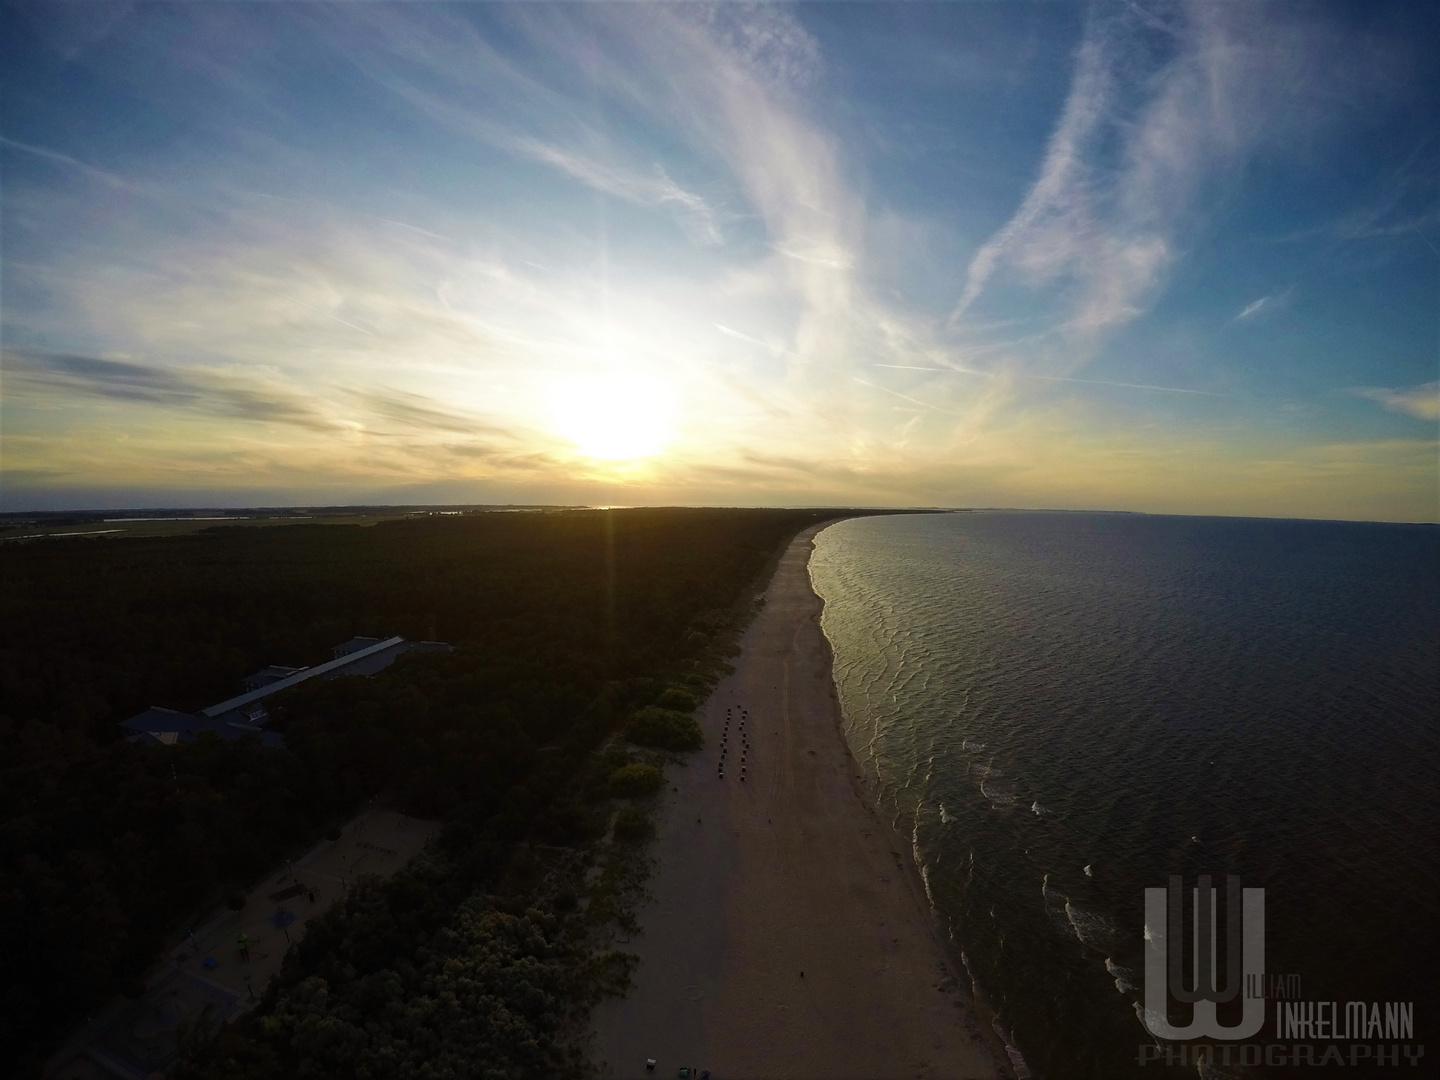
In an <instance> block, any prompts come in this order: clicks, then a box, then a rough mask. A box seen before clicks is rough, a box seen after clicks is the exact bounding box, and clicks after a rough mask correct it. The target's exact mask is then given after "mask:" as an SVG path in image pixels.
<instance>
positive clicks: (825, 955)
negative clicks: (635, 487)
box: [592, 526, 1006, 1080]
mask: <svg viewBox="0 0 1440 1080" xmlns="http://www.w3.org/2000/svg"><path fill="white" fill-rule="evenodd" d="M821 528H823V526H817V527H815V528H812V529H807V530H806V531H804V532H802V533H800V534H799V535H798V536H797V537H796V538H795V540H794V541H793V542H792V543H791V545H790V547H789V548H788V549H787V551H786V552H785V554H784V556H783V557H782V559H781V561H780V564H779V566H778V568H777V570H776V572H775V576H774V578H773V579H772V580H771V582H770V585H769V587H768V589H767V590H766V594H765V596H766V602H765V605H764V608H763V609H762V611H761V613H760V615H759V616H758V617H757V618H756V620H755V622H754V623H753V624H752V625H751V626H750V628H749V629H748V630H747V631H746V633H745V636H744V638H743V639H742V641H741V646H742V649H743V652H742V654H741V656H740V657H738V658H737V660H736V662H735V663H736V670H735V672H734V674H732V675H730V676H729V677H728V678H726V679H725V680H724V681H723V682H722V683H721V684H720V685H719V686H718V687H717V688H716V690H715V693H714V694H713V695H712V696H711V698H710V700H709V701H708V702H707V703H706V704H705V705H704V707H703V708H702V709H701V710H700V712H699V713H698V714H697V716H698V718H699V720H700V723H701V725H702V727H703V728H704V729H705V737H706V744H705V749H704V750H702V751H700V752H698V753H696V754H693V755H691V757H690V760H689V762H688V764H686V765H684V766H673V767H671V768H670V769H669V770H668V773H667V776H668V779H669V782H670V785H671V790H670V791H669V792H668V793H667V794H666V798H665V803H664V808H663V810H662V811H661V812H660V814H659V817H658V819H657V822H656V825H657V829H658V837H657V840H656V843H655V846H654V849H653V850H654V856H655V859H656V867H655V872H654V875H653V877H652V878H651V880H650V886H649V887H650V893H651V896H652V899H651V901H650V902H649V903H648V904H647V905H646V906H645V907H644V908H643V909H642V910H641V911H640V912H639V920H640V924H641V926H642V928H643V933H642V934H641V935H640V936H638V937H636V938H635V939H634V940H632V941H630V942H628V943H623V944H622V945H621V947H622V948H625V949H628V950H630V951H632V952H634V953H636V954H637V955H638V956H639V957H640V964H639V966H638V968H637V970H636V973H635V986H634V988H633V989H632V990H631V992H630V994H629V995H628V996H627V997H625V998H624V999H613V1000H610V1001H607V1002H605V1003H603V1004H602V1005H601V1006H600V1007H599V1008H598V1009H597V1010H596V1013H595V1018H594V1029H595V1030H594V1042H593V1045H592V1054H593V1057H594V1060H595V1061H596V1062H597V1063H598V1064H600V1066H601V1068H602V1070H603V1071H604V1072H605V1073H606V1074H608V1075H611V1076H614V1077H617V1078H628V1077H644V1076H657V1077H658V1076H663V1077H674V1076H676V1074H677V1070H678V1069H679V1068H681V1067H690V1068H692V1069H696V1070H700V1069H708V1070H709V1071H710V1073H711V1075H712V1076H713V1077H714V1078H715V1080H758V1078H762V1077H764V1078H770V1077H773V1078H777V1080H779V1078H784V1080H808V1078H817V1080H818V1078H821V1077H824V1078H827V1080H835V1078H845V1077H853V1078H856V1080H884V1078H890V1077H934V1078H937V1080H941V1078H943V1080H961V1078H986V1080H989V1078H992V1077H997V1076H1002V1075H1005V1074H1006V1073H1005V1072H1004V1071H1002V1070H1001V1068H1000V1067H999V1066H998V1065H997V1063H996V1056H995V1054H994V1053H993V1052H992V1049H991V1046H990V1044H989V1042H988V1040H987V1039H986V1037H985V1035H984V1033H983V1032H982V1031H981V1028H980V1026H979V1024H978V1022H977V1021H976V1019H975V1018H974V1016H973V1015H972V1013H971V1011H970V1009H969V1008H968V998H967V997H966V996H965V986H964V973H963V971H960V972H957V971H956V970H954V965H953V964H952V961H951V959H950V957H949V955H948V954H947V951H946V949H945V948H944V946H943V943H942V941H941V939H940V938H939V936H938V933H937V931H936V928H935V925H934V923H933V921H932V916H931V913H930V911H929V908H928V905H927V903H926V900H925V896H924V893H923V886H922V884H921V882H920V880H919V877H918V875H917V874H916V873H915V871H914V868H913V866H912V864H911V862H910V860H909V857H908V854H907V845H906V842H905V841H904V840H902V839H901V838H900V837H899V836H898V835H897V834H896V833H895V831H894V830H893V829H892V828H891V826H890V824H889V823H888V822H887V821H885V820H883V819H881V818H880V817H878V816H877V814H876V813H875V812H874V810H873V804H872V800H871V797H870V796H869V795H868V794H867V792H866V790H865V788H864V786H863V782H862V780H861V778H860V776H859V774H858V770H857V769H856V768H855V765H854V761H853V759H852V758H851V756H850V753H849V751H848V748H847V747H846V745H845V741H844V738H843V736H842V734H841V731H840V707H839V702H838V700H837V697H836V693H835V687H834V682H833V678H832V673H831V654H830V647H829V643H828V641H827V640H826V639H825V636H824V634H823V633H822V632H821V630H820V625H819V616H820V612H821V607H822V605H821V601H820V599H819V598H818V597H817V596H816V595H815V593H814V591H813V590H812V588H811V586H810V577H809V572H808V568H807V566H808V562H809V557H810V553H811V551H812V549H813V540H814V536H815V534H816V533H817V532H819V530H820V529H821ZM727 718H728V727H727ZM742 720H743V721H744V728H743V731H742V729H741V722H742ZM722 748H727V749H728V753H727V754H726V758H725V760H726V765H725V771H724V777H723V779H722V778H721V777H720V776H719V770H718V763H719V760H720V758H721V754H722ZM742 754H743V757H744V764H745V772H744V776H745V779H744V780H743V781H742V780H741V759H742ZM802 973H803V974H802ZM646 1058H655V1059H656V1061H657V1068H656V1071H655V1072H653V1073H647V1072H646V1071H645V1060H646ZM692 1075H694V1074H692Z"/></svg>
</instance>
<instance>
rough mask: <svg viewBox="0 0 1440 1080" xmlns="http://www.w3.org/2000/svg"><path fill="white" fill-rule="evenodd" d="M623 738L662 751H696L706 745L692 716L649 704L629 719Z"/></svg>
mask: <svg viewBox="0 0 1440 1080" xmlns="http://www.w3.org/2000/svg"><path fill="white" fill-rule="evenodd" d="M625 738H627V739H629V740H630V741H631V742H632V743H638V744H640V745H641V746H656V747H659V748H660V749H661V750H676V751H680V750H699V749H700V747H702V746H703V745H705V736H704V735H703V734H701V732H700V725H699V724H697V723H696V722H695V721H694V720H693V719H692V718H691V717H689V716H686V715H685V714H684V713H682V712H676V711H675V710H674V709H662V708H660V707H659V706H656V705H648V706H646V707H645V708H643V709H641V710H640V711H639V712H637V713H636V714H635V715H634V716H632V717H631V718H630V722H629V723H628V724H626V725H625Z"/></svg>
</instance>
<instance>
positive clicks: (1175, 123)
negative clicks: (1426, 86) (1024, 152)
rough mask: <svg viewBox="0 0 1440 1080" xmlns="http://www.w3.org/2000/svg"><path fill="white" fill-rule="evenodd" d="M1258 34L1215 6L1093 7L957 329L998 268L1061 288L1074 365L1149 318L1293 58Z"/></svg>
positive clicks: (979, 263)
mask: <svg viewBox="0 0 1440 1080" xmlns="http://www.w3.org/2000/svg"><path fill="white" fill-rule="evenodd" d="M1259 32H1263V28H1262V27H1261V26H1259V24H1258V22H1256V21H1255V20H1251V19H1249V18H1248V16H1247V15H1246V14H1245V13H1243V12H1239V11H1238V10H1235V9H1232V8H1230V7H1228V6H1222V5H1214V4H1205V3H1198V2H1196V3H1190V4H1186V5H1183V6H1177V7H1169V6H1167V7H1156V8H1154V9H1153V10H1148V9H1147V8H1146V7H1145V6H1143V5H1138V4H1137V5H1130V6H1128V7H1124V8H1104V7H1099V8H1096V9H1093V10H1092V12H1091V15H1090V18H1089V23H1088V27H1087V31H1086V35H1085V38H1084V41H1083V42H1082V44H1081V45H1080V47H1079V49H1078V51H1077V54H1076V63H1075V73H1074V76H1073V78H1072V81H1071V87H1070V93H1069V96H1068V98H1067V100H1066V103H1065V107H1064V110H1063V112H1062V114H1061V116H1060V119H1059V121H1058V123H1057V125H1056V127H1055V130H1054V131H1053V133H1052V134H1051V136H1050V140H1049V143H1048V145H1047V148H1046V152H1045V157H1044V160H1043V162H1042V164H1041V166H1040V170H1039V175H1038V176H1037V178H1036V180H1035V182H1034V183H1033V184H1032V185H1031V187H1030V189H1029V191H1028V192H1027V193H1026V195H1025V198H1024V199H1023V200H1022V202H1021V204H1020V207H1019V209H1018V210H1017V211H1016V212H1015V214H1014V216H1013V217H1012V218H1011V219H1010V220H1009V221H1008V222H1007V223H1006V224H1005V225H1004V227H1003V228H1001V230H1000V231H999V232H998V233H996V234H995V235H994V236H993V237H992V238H991V239H990V240H988V241H987V242H986V243H985V244H983V245H982V246H981V248H980V249H979V251H978V252H977V253H976V254H975V256H974V258H973V259H972V260H971V262H970V266H969V269H968V271H967V274H966V280H965V285H964V288H963V290H962V291H961V294H960V299H959V302H958V303H957V305H956V307H955V309H954V311H953V312H952V315H951V323H952V325H958V324H959V323H961V321H962V320H963V319H964V318H965V316H966V314H967V313H968V312H969V311H970V310H971V309H972V307H973V306H974V305H975V304H976V302H977V301H979V299H980V298H981V296H982V294H983V293H985V292H986V291H987V290H989V289H991V288H993V286H994V285H995V284H997V283H998V282H999V280H1000V279H999V277H998V275H1000V274H1001V273H1002V271H1010V272H1011V273H1012V274H1013V275H1014V276H1015V277H1016V278H1018V281H1019V283H1020V284H1021V285H1023V286H1025V287H1028V288H1035V287H1038V286H1042V285H1048V284H1051V283H1064V284H1065V285H1066V288H1065V290H1064V292H1063V297H1064V299H1063V301H1062V305H1063V306H1062V307H1060V308H1059V309H1058V310H1056V311H1055V312H1054V314H1055V316H1056V317H1057V320H1058V321H1059V322H1060V323H1061V324H1062V325H1063V326H1064V327H1065V328H1066V329H1067V331H1068V332H1069V333H1070V335H1071V336H1072V337H1078V338H1079V339H1080V341H1081V345H1082V347H1081V348H1080V349H1079V350H1078V351H1072V354H1071V355H1072V356H1073V357H1074V359H1073V360H1072V363H1073V364H1079V363H1083V362H1085V360H1086V359H1088V358H1089V355H1090V354H1091V353H1093V351H1094V348H1095V345H1096V343H1097V342H1098V340H1099V336H1100V335H1102V334H1104V333H1106V332H1108V331H1112V330H1114V329H1116V328H1118V327H1120V326H1123V325H1124V324H1126V323H1128V322H1130V321H1131V320H1133V319H1135V318H1136V317H1137V316H1139V315H1141V314H1142V313H1143V312H1145V311H1146V310H1147V309H1148V307H1149V305H1150V304H1151V303H1152V302H1153V300H1154V298H1155V297H1156V296H1157V295H1158V293H1159V291H1160V289H1161V288H1162V286H1163V284H1164V282H1165V279H1166V277H1167V274H1168V272H1169V270H1170V268H1171V267H1172V266H1173V265H1174V263H1175V261H1176V260H1177V258H1178V257H1179V255H1180V250H1181V246H1182V244H1183V242H1184V237H1185V234H1186V231H1187V227H1188V226H1189V225H1190V224H1191V222H1192V219H1193V218H1194V217H1195V215H1196V213H1197V211H1196V201H1197V196H1198V194H1199V192H1200V191H1201V190H1202V188H1203V187H1204V186H1205V184H1206V183H1207V181H1209V180H1211V179H1212V178H1214V177H1215V176H1216V175H1218V174H1219V173H1220V172H1221V171H1222V170H1224V169H1226V168H1227V167H1229V166H1230V165H1232V164H1233V163H1234V162H1235V161H1236V160H1238V159H1240V158H1241V157H1243V156H1244V155H1245V154H1246V153H1247V152H1248V151H1249V150H1250V149H1251V148H1252V147H1253V146H1254V145H1255V143H1256V139H1257V136H1258V134H1259V131H1260V128H1261V126H1262V122H1261V118H1262V117H1263V116H1264V110H1263V109H1261V108H1258V105H1259V103H1260V100H1261V98H1262V96H1263V92H1264V88H1265V86H1266V85H1268V84H1269V83H1270V82H1271V81H1272V80H1274V79H1275V78H1277V77H1278V76H1279V75H1280V74H1281V73H1280V72H1278V71H1272V70H1269V69H1270V68H1273V67H1275V66H1276V65H1275V64H1274V56H1275V55H1279V56H1282V57H1284V56H1287V55H1289V54H1287V52H1286V51H1285V50H1276V51H1275V52H1274V53H1271V52H1265V51H1262V50H1259V49H1257V48H1256V47H1255V41H1254V38H1255V36H1256V34H1257V33H1259ZM1279 66H1281V67H1283V66H1284V65H1279ZM1257 310H1258V309H1257Z"/></svg>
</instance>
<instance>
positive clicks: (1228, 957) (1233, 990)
mask: <svg viewBox="0 0 1440 1080" xmlns="http://www.w3.org/2000/svg"><path fill="white" fill-rule="evenodd" d="M1225 885H1226V889H1225V893H1226V896H1225V900H1226V905H1225V915H1226V918H1225V931H1226V932H1225V987H1224V989H1223V990H1222V989H1220V988H1218V987H1217V986H1216V985H1215V980H1216V970H1215V969H1216V959H1217V958H1216V955H1215V953H1216V948H1215V946H1216V941H1215V926H1216V911H1215V890H1214V889H1212V888H1211V887H1210V876H1209V875H1208V874H1202V875H1201V876H1200V879H1199V880H1198V881H1197V882H1196V889H1195V908H1194V914H1195V924H1194V932H1193V934H1192V941H1193V943H1194V950H1195V956H1194V972H1195V977H1194V980H1193V982H1192V984H1191V985H1190V986H1188V987H1187V986H1186V985H1185V973H1184V960H1185V957H1184V952H1185V949H1184V941H1185V936H1184V921H1183V917H1184V911H1183V903H1184V882H1183V880H1182V879H1181V878H1179V877H1172V878H1170V887H1169V888H1168V889H1146V890H1145V1009H1144V1014H1143V1016H1142V1019H1143V1020H1144V1022H1145V1026H1146V1027H1147V1028H1149V1029H1150V1032H1151V1033H1152V1034H1154V1035H1156V1036H1158V1037H1159V1038H1162V1039H1198V1038H1203V1037H1206V1036H1208V1037H1210V1038H1215V1039H1244V1038H1248V1037H1249V1036H1251V1035H1253V1034H1255V1032H1257V1031H1259V1030H1260V1028H1261V1027H1263V1026H1264V1024H1265V999H1264V998H1263V997H1262V998H1246V999H1245V1001H1244V1007H1243V1012H1242V1014H1241V1019H1240V1022H1239V1023H1238V1024H1236V1025H1234V1026H1233V1027H1222V1026H1221V1025H1220V1023H1219V1022H1218V1021H1217V1020H1216V1017H1215V1006H1216V1005H1217V1004H1221V1003H1224V1002H1227V1001H1231V1000H1233V999H1234V998H1235V995H1236V994H1238V993H1239V992H1240V987H1242V986H1243V985H1245V983H1244V979H1245V977H1246V976H1249V975H1256V976H1259V975H1263V974H1264V971H1265V890H1264V889H1241V888H1240V879H1239V878H1238V877H1235V876H1233V875H1229V876H1227V878H1226V882H1225ZM1167 976H1168V977H1167ZM1167 989H1168V990H1169V992H1170V993H1171V994H1173V995H1174V996H1175V997H1176V999H1177V1000H1179V1001H1183V1002H1186V1003H1188V1004H1192V1005H1194V1006H1195V1009H1194V1015H1193V1017H1192V1018H1191V1022H1190V1024H1189V1025H1188V1026H1186V1027H1183V1028H1181V1027H1176V1026H1174V1025H1172V1024H1171V1023H1170V1021H1169V1019H1168V1017H1167V1014H1168V1012H1169V1006H1170V1003H1169V1000H1168V998H1167V997H1166V991H1167Z"/></svg>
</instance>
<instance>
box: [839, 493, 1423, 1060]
mask: <svg viewBox="0 0 1440 1080" xmlns="http://www.w3.org/2000/svg"><path fill="white" fill-rule="evenodd" d="M811 574H812V577H813V579H814V582H815V586H816V589H817V591H818V592H819V593H820V595H821V596H822V597H823V598H824V600H825V603H826V608H825V616H824V628H825V632H826V634H827V635H828V636H829V637H830V640H831V642H832V643H833V645H834V649H835V671H836V680H837V683H838V685H839V689H840V695H841V701H842V704H843V706H844V709H845V714H846V728H847V735H848V738H849V739H850V743H851V746H852V749H853V750H854V752H855V754H856V757H857V758H858V759H859V760H860V761H861V762H862V763H864V765H865V767H866V768H867V769H868V770H869V771H870V773H871V775H872V777H873V778H874V780H875V782H876V790H877V791H878V792H879V793H880V799H881V803H882V806H883V807H884V808H885V809H886V810H887V811H888V812H889V813H890V814H891V815H892V817H893V818H894V819H895V820H896V821H897V822H898V823H899V824H900V827H901V829H902V831H903V832H906V833H910V834H912V835H913V837H914V844H915V852H916V856H917V859H918V861H919V863H920V864H921V866H922V867H923V870H924V874H925V877H926V880H927V884H928V886H929V889H930V892H931V896H932V901H933V903H934V904H935V906H936V907H937V908H938V910H939V911H940V912H941V913H942V914H943V915H944V917H945V918H946V919H947V920H948V922H949V924H950V926H951V930H952V933H953V935H954V937H955V939H956V942H957V944H958V945H959V946H960V948H961V949H962V950H963V951H964V954H965V957H966V960H967V963H968V966H969V967H970V969H971V972H972V975H973V977H974V979H975V981H976V983H977V986H978V989H979V991H980V993H981V995H982V997H983V998H984V999H985V1000H986V1001H987V1002H988V1003H989V1004H990V1005H991V1007H993V1008H994V1009H995V1010H996V1011H997V1012H998V1013H999V1016H1000V1023H1001V1025H1002V1027H1003V1028H1004V1031H1005V1034H1006V1035H1007V1037H1009V1038H1010V1039H1011V1040H1012V1042H1013V1043H1014V1045H1015V1046H1016V1047H1018V1048H1019V1050H1020V1052H1021V1053H1022V1054H1023V1055H1024V1059H1025V1061H1026V1063H1027V1065H1028V1067H1029V1069H1030V1070H1031V1071H1032V1072H1033V1074H1034V1075H1035V1076H1037V1077H1043V1078H1046V1080H1071V1078H1077V1080H1078V1078H1082V1077H1097V1078H1105V1080H1110V1078H1115V1077H1124V1076H1130V1075H1135V1076H1162V1075H1181V1074H1180V1073H1179V1072H1178V1071H1177V1072H1176V1073H1169V1072H1168V1071H1167V1070H1164V1069H1161V1068H1158V1067H1156V1066H1150V1067H1148V1068H1145V1069H1141V1068H1138V1067H1137V1065H1136V1054H1137V1048H1138V1047H1139V1046H1141V1045H1146V1044H1152V1043H1153V1040H1151V1039H1150V1037H1149V1035H1148V1033H1146V1031H1145V1030H1144V1028H1143V1027H1142V1026H1141V1024H1140V1021H1139V1019H1138V1018H1137V1015H1136V1012H1135V1003H1136V1002H1138V1001H1139V1000H1140V998H1141V994H1142V990H1141V975H1140V972H1141V970H1142V964H1141V956H1142V946H1143V937H1142V935H1143V927H1144V889H1145V888H1147V887H1151V888H1159V887H1164V886H1165V884H1166V879H1167V876H1168V875H1170V874H1184V875H1187V882H1188V883H1191V884H1193V880H1194V876H1195V875H1197V874H1202V873H1203V874H1211V875H1216V876H1217V877H1218V880H1219V883H1220V884H1221V885H1222V886H1223V875H1226V874H1239V875H1240V876H1241V878H1242V880H1243V883H1244V884H1245V885H1246V886H1249V887H1256V886H1263V887H1264V889H1265V890H1266V891H1265V906H1266V943H1265V948H1266V965H1265V966H1266V969H1267V971H1269V972H1276V973H1293V974H1298V975H1300V977H1301V986H1302V988H1303V989H1302V993H1301V997H1302V998H1303V999H1306V1000H1320V1001H1331V1000H1338V1001H1341V1002H1344V1001H1347V1000H1364V1001H1381V1002H1385V1001H1413V1002H1415V1033H1414V1034H1415V1037H1414V1040H1412V1041H1413V1042H1419V1043H1425V1044H1426V1045H1427V1046H1430V1047H1431V1048H1432V1049H1433V1052H1432V1053H1431V1055H1430V1057H1429V1059H1428V1060H1427V1061H1425V1062H1422V1063H1421V1067H1420V1068H1419V1069H1418V1070H1415V1071H1414V1074H1416V1075H1421V1074H1425V1073H1426V1072H1427V1071H1428V1070H1429V1069H1433V1068H1435V1067H1436V1062H1437V1061H1440V994H1437V991H1436V988H1435V986H1436V979H1435V974H1434V969H1435V963H1436V958H1437V957H1440V813H1437V809H1440V719H1437V718H1440V529H1437V528H1434V527H1430V526H1401V525H1375V524H1350V523H1340V522H1301V521H1264V520H1246V519H1221V518H1179V517H1151V516H1141V515H1126V514H1069V513H1024V512H969V513H958V514H945V515H933V516H906V517H883V518H860V519H854V520H850V521H845V522H841V523H840V524H837V525H834V526H831V527H830V528H828V529H826V530H825V531H824V532H822V533H821V534H820V536H819V538H818V540H817V542H816V551H815V555H814V558H813V560H812V562H811ZM1222 893H1223V888H1222ZM1271 1008H1272V1009H1273V1008H1274V1006H1273V1005H1272V1006H1271ZM1269 1015H1271V1016H1273V1013H1271V1014H1269ZM1270 1023H1273V1021H1271V1022H1270ZM1268 1037H1269V1027H1268V1026H1267V1030H1266V1031H1263V1032H1262V1033H1261V1035H1260V1036H1257V1037H1256V1039H1258V1040H1264V1039H1267V1038H1268ZM1251 1041H1255V1040H1251ZM1405 1067H1406V1069H1407V1071H1408V1062H1407V1063H1405ZM1326 1071H1327V1073H1336V1070H1334V1069H1328V1070H1326ZM1342 1071H1343V1070H1342ZM1385 1071H1386V1072H1387V1073H1388V1072H1389V1071H1390V1070H1385ZM1226 1072H1233V1073H1234V1074H1235V1075H1273V1076H1299V1075H1305V1074H1306V1070H1305V1069H1304V1068H1298V1069H1297V1068H1288V1067H1287V1068H1275V1069H1271V1070H1268V1072H1267V1071H1266V1070H1264V1069H1263V1068H1261V1069H1253V1070H1250V1071H1249V1073H1248V1074H1247V1073H1245V1071H1244V1070H1227V1071H1226ZM1190 1074H1191V1075H1194V1070H1193V1069H1192V1070H1190ZM1222 1075H1223V1073H1222ZM1344 1075H1365V1073H1364V1070H1363V1069H1362V1070H1360V1071H1359V1072H1353V1071H1352V1072H1344Z"/></svg>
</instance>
